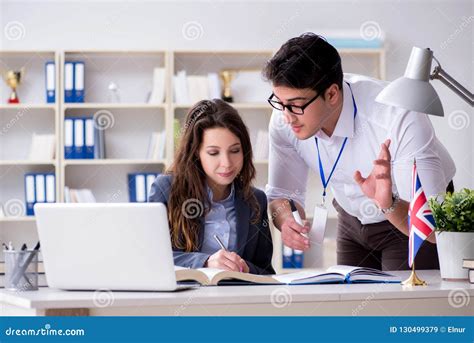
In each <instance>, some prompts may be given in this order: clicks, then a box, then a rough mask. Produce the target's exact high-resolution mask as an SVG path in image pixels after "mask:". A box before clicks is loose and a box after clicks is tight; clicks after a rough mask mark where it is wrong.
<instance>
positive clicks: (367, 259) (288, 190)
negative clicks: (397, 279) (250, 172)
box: [264, 33, 455, 270]
mask: <svg viewBox="0 0 474 343" xmlns="http://www.w3.org/2000/svg"><path fill="white" fill-rule="evenodd" d="M264 76H265V78H266V79H267V80H268V81H270V82H271V83H272V86H273V93H272V94H271V96H270V98H269V99H268V102H269V103H270V105H271V106H272V107H273V108H275V110H274V112H273V114H272V119H271V122H270V162H269V181H268V185H267V188H266V193H267V197H268V198H269V201H270V210H271V213H272V218H273V222H274V224H275V226H276V227H277V228H278V229H279V230H280V231H281V235H282V240H283V243H284V244H285V245H286V246H288V247H290V248H293V249H298V250H307V249H308V248H309V246H310V242H309V239H308V238H306V237H305V236H304V235H302V234H305V233H307V232H309V226H308V225H307V224H305V226H301V225H299V224H298V223H296V221H295V220H294V219H293V216H292V214H291V211H290V208H289V206H288V203H287V199H290V198H292V199H294V200H295V203H296V206H297V208H298V211H299V212H300V216H301V217H302V218H303V219H305V218H306V215H305V211H304V208H305V195H306V192H308V191H309V192H314V191H315V190H311V189H309V190H307V189H306V182H307V178H308V170H309V169H310V168H311V169H312V170H314V171H315V172H316V173H317V174H319V175H320V177H321V182H322V185H323V188H324V191H323V194H321V197H322V198H323V199H324V197H325V196H326V192H327V191H328V190H329V189H330V190H331V191H332V193H333V195H334V201H333V205H334V206H335V208H336V210H337V212H338V236H337V263H338V264H346V265H354V266H364V267H371V268H377V269H383V270H400V269H407V268H408V263H407V258H408V237H407V236H408V222H407V214H408V206H409V200H410V193H411V180H412V177H411V173H412V166H413V161H414V159H415V158H416V164H417V170H418V173H419V175H420V179H421V180H422V183H423V188H424V190H425V193H426V195H427V196H431V195H435V194H438V193H441V192H444V191H446V190H447V186H448V185H449V186H450V187H449V188H451V187H452V183H451V180H452V178H453V176H454V174H455V166H454V162H453V160H452V159H451V157H450V156H449V153H448V152H447V150H446V149H445V148H444V147H443V145H442V144H441V143H440V142H439V140H438V139H437V138H436V136H435V133H434V129H433V126H432V125H431V122H430V120H429V119H428V117H427V115H426V114H420V113H414V112H410V111H407V110H403V109H400V108H395V107H390V106H386V105H382V104H379V103H376V102H375V98H376V96H377V94H378V93H379V92H380V91H381V90H382V89H383V88H384V87H385V86H386V84H387V83H386V82H382V81H379V80H374V79H371V78H368V77H365V76H361V75H353V74H346V75H343V72H342V66H341V58H340V56H339V54H338V52H337V50H336V49H335V48H334V47H333V46H331V45H330V44H329V43H328V42H327V41H326V40H325V39H324V38H322V37H320V36H318V35H316V34H313V33H306V34H303V35H301V36H299V37H295V38H292V39H290V40H289V41H288V42H286V43H285V44H284V45H283V46H282V47H281V48H280V50H278V52H277V53H276V54H275V56H274V57H273V58H272V59H271V60H270V61H269V62H268V63H267V65H266V66H265V69H264ZM374 205H375V206H377V208H378V211H376V213H374V211H373V210H374ZM326 206H330V205H329V204H327V203H326ZM434 243H435V237H434V236H430V237H429V238H428V242H426V243H425V244H423V246H422V247H421V249H420V250H419V252H418V254H417V259H416V266H417V268H418V269H437V268H439V264H438V257H437V252H436V245H435V244H434Z"/></svg>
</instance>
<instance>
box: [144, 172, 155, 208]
mask: <svg viewBox="0 0 474 343" xmlns="http://www.w3.org/2000/svg"><path fill="white" fill-rule="evenodd" d="M157 176H158V174H157V173H147V174H146V175H145V179H146V201H147V202H148V199H149V198H150V191H151V185H152V184H153V182H155V179H156V177H157Z"/></svg>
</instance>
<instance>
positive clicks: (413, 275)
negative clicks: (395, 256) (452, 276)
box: [402, 157, 427, 287]
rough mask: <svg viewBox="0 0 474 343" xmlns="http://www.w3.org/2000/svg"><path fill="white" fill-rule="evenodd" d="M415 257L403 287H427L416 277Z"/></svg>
mask: <svg viewBox="0 0 474 343" xmlns="http://www.w3.org/2000/svg"><path fill="white" fill-rule="evenodd" d="M413 167H414V168H416V157H413ZM412 182H413V183H414V182H415V181H414V180H412ZM412 200H413V199H412ZM410 206H411V204H410ZM408 230H410V228H408ZM415 257H416V256H413V263H412V265H411V274H410V276H409V277H408V279H406V280H405V281H403V282H402V285H403V286H407V287H413V286H426V285H427V283H426V282H425V281H424V280H422V279H420V278H419V277H418V275H416V272H415Z"/></svg>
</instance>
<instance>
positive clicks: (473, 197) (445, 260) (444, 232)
mask: <svg viewBox="0 0 474 343" xmlns="http://www.w3.org/2000/svg"><path fill="white" fill-rule="evenodd" d="M429 203H430V207H431V210H432V211H433V216H434V219H435V222H436V233H435V234H436V244H437V249H438V257H439V265H440V272H441V277H442V278H443V279H445V280H459V279H467V277H468V271H467V269H463V268H462V260H463V259H465V258H474V190H472V189H467V188H464V189H462V190H461V191H459V192H454V193H446V194H444V199H443V200H442V201H441V202H439V201H438V198H437V197H436V198H431V199H429Z"/></svg>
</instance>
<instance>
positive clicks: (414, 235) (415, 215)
mask: <svg viewBox="0 0 474 343" xmlns="http://www.w3.org/2000/svg"><path fill="white" fill-rule="evenodd" d="M408 227H409V230H410V234H409V238H408V265H409V266H410V268H411V266H412V265H413V262H414V261H415V256H416V254H417V253H418V250H419V249H420V247H421V245H422V244H423V241H424V240H425V239H426V238H427V237H428V236H429V235H430V234H431V233H432V232H433V231H434V230H435V227H436V224H435V220H434V217H433V213H432V212H431V208H430V206H429V204H428V200H427V199H426V196H425V192H423V188H422V187H421V182H420V177H419V176H418V172H417V171H416V161H415V162H414V163H413V175H412V198H411V202H410V207H409V210H408Z"/></svg>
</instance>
